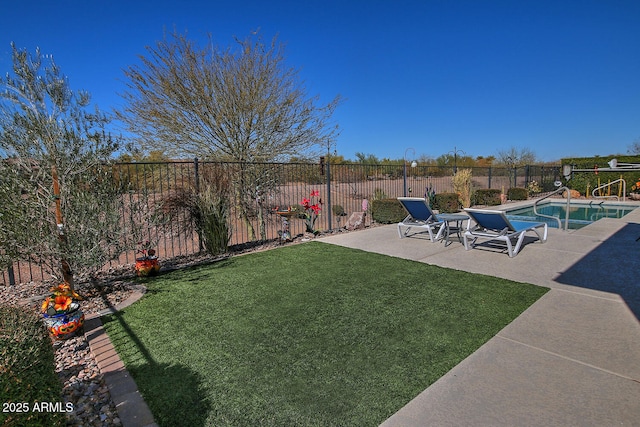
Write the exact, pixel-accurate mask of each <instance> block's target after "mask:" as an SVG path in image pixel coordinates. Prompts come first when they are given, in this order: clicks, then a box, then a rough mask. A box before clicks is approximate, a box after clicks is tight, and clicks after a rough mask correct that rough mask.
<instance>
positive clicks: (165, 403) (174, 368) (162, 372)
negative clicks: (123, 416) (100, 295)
mask: <svg viewBox="0 0 640 427" xmlns="http://www.w3.org/2000/svg"><path fill="white" fill-rule="evenodd" d="M104 299H105V301H106V302H107V304H108V305H109V306H111V304H110V303H109V302H108V300H107V299H106V297H105V298H104ZM111 308H113V307H112V306H111ZM102 323H103V325H104V326H105V327H109V326H111V327H110V328H109V330H110V331H112V333H110V334H109V338H110V339H111V341H112V342H114V343H115V342H117V341H119V340H123V341H126V342H128V343H132V344H133V348H128V349H127V358H129V359H131V358H133V359H135V360H134V362H133V363H125V364H126V365H127V370H128V371H129V373H130V374H131V376H132V377H133V379H134V380H135V382H136V385H137V386H138V390H139V391H140V393H141V394H142V397H143V398H144V399H145V402H146V403H147V405H148V406H149V409H150V410H151V412H152V414H153V417H154V419H155V421H156V422H157V423H158V424H159V425H161V426H164V425H166V426H175V425H188V426H196V427H197V426H205V425H206V423H207V416H208V414H209V411H210V409H211V408H210V404H209V402H208V401H207V399H206V395H207V394H206V390H205V389H204V387H203V385H202V383H203V381H202V378H201V376H200V375H198V374H197V373H196V372H194V371H193V370H191V369H190V368H188V367H187V366H184V365H181V364H179V363H172V364H166V363H157V362H156V361H155V360H154V358H153V356H152V355H151V353H150V352H149V350H148V349H147V348H146V346H145V345H144V343H143V342H142V341H141V340H140V339H139V337H138V336H137V335H136V334H135V333H134V332H133V330H132V329H131V328H130V327H129V325H128V324H127V322H126V321H125V320H124V319H123V317H122V314H121V313H120V312H116V313H113V314H110V315H107V316H105V317H103V318H102ZM110 323H111V324H112V325H109V324H110ZM114 323H115V324H114ZM113 331H115V332H113ZM120 357H121V358H122V355H120Z"/></svg>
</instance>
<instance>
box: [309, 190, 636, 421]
mask: <svg viewBox="0 0 640 427" xmlns="http://www.w3.org/2000/svg"><path fill="white" fill-rule="evenodd" d="M635 205H636V206H638V203H635ZM510 207H511V206H510ZM320 241H322V242H326V243H330V244H336V245H341V246H347V247H351V248H357V249H362V250H366V251H370V252H376V253H381V254H386V255H391V256H396V257H401V258H406V259H411V260H415V261H418V262H424V263H427V264H433V265H439V266H442V267H448V268H453V269H457V270H464V271H468V272H472V273H479V274H487V275H491V276H496V277H502V278H506V279H511V280H515V281H519V282H527V283H532V284H535V285H539V286H545V287H548V288H550V289H551V290H550V291H549V292H548V293H547V294H545V295H544V296H543V297H542V298H541V299H540V300H539V301H537V302H536V303H535V304H533V305H532V306H531V307H530V308H529V309H527V310H526V311H525V312H524V313H522V314H521V315H520V316H519V317H518V318H517V319H515V320H514V321H513V322H512V323H511V324H509V325H508V326H506V327H505V328H504V329H503V330H502V331H500V332H499V333H498V334H497V335H496V336H495V337H493V338H492V339H491V340H489V341H488V342H487V343H486V344H485V345H483V346H482V347H480V348H479V349H478V350H477V351H476V352H474V353H473V354H471V355H470V356H469V357H467V358H466V359H465V360H463V361H462V362H461V363H460V364H458V365H457V366H456V367H454V368H453V369H452V370H451V371H449V372H448V373H447V374H445V375H444V376H443V377H442V378H440V379H439V380H438V381H437V382H435V383H434V384H432V385H431V386H429V387H428V388H426V389H425V390H424V391H423V392H422V393H420V394H419V395H418V396H416V397H415V398H414V399H413V400H411V401H410V402H408V403H407V404H406V406H404V407H403V408H402V409H400V410H399V411H398V412H397V413H395V414H394V415H393V416H391V417H390V418H389V419H387V420H386V421H385V422H384V423H383V424H382V426H385V427H392V426H403V427H411V426H427V425H428V426H514V425H519V426H550V425H554V426H560V425H561V426H574V425H575V426H578V425H579V426H605V425H606V426H613V425H620V426H631V425H640V424H639V423H640V321H639V319H640V274H639V273H640V269H639V268H638V265H639V263H640V256H639V255H640V209H636V210H634V211H632V212H631V213H629V214H627V215H626V216H624V217H623V218H621V219H610V218H605V219H601V220H599V221H597V222H595V223H593V224H591V225H588V226H587V227H584V228H581V229H579V230H570V231H566V232H565V231H561V230H558V229H551V228H550V229H549V238H548V241H547V242H546V243H544V244H540V243H539V242H533V241H531V242H528V243H527V244H526V245H525V246H524V247H523V249H522V250H521V252H520V253H519V254H518V255H517V256H516V257H515V258H509V257H508V256H507V254H506V252H504V251H501V250H498V249H495V248H489V247H478V248H476V249H473V250H470V251H466V250H465V249H464V246H463V245H462V243H458V242H455V241H454V242H453V244H451V245H449V246H446V247H445V245H444V244H443V243H442V242H435V243H432V242H430V241H429V240H428V237H426V236H424V235H415V236H413V237H409V238H404V239H400V238H399V237H398V232H397V226H396V225H395V224H392V225H388V226H382V227H374V228H369V229H366V230H363V231H358V232H353V233H346V234H339V235H334V236H328V237H325V238H322V239H320ZM424 280H425V281H428V280H429V278H428V277H425V278H424Z"/></svg>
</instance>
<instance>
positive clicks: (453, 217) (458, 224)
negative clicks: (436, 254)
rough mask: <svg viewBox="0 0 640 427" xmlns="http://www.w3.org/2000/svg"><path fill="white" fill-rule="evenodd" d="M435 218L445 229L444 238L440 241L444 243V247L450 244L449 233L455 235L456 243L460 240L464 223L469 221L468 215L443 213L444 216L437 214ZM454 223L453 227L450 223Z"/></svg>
mask: <svg viewBox="0 0 640 427" xmlns="http://www.w3.org/2000/svg"><path fill="white" fill-rule="evenodd" d="M436 216H437V218H438V219H439V220H442V221H444V226H445V227H446V228H445V233H444V237H443V238H442V241H444V245H445V246H449V245H450V244H451V240H449V237H450V235H451V232H455V233H456V235H457V236H458V241H460V239H462V236H461V235H460V232H461V231H462V230H463V228H464V222H465V221H468V220H469V216H468V215H465V214H447V213H445V214H437V215H436ZM454 222H455V225H452V223H454Z"/></svg>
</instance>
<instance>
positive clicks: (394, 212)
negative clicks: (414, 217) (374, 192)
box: [371, 199, 407, 224]
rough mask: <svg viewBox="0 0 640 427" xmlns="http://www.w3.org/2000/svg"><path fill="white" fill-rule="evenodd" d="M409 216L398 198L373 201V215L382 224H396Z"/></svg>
mask: <svg viewBox="0 0 640 427" xmlns="http://www.w3.org/2000/svg"><path fill="white" fill-rule="evenodd" d="M406 216H407V211H405V210H404V208H403V207H402V204H401V203H400V202H399V201H398V199H380V200H373V201H371V217H372V218H373V220H374V221H375V222H379V223H381V224H394V223H396V222H400V221H402V220H403V219H405V217H406Z"/></svg>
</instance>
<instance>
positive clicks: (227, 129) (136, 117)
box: [118, 32, 341, 239]
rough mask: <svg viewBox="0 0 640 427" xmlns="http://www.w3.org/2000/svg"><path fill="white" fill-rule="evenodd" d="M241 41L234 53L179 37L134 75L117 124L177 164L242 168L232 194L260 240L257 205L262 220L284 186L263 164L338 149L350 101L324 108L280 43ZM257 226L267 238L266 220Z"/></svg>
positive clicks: (150, 53)
mask: <svg viewBox="0 0 640 427" xmlns="http://www.w3.org/2000/svg"><path fill="white" fill-rule="evenodd" d="M236 42H237V45H236V49H235V50H234V49H231V48H227V49H222V48H219V47H217V46H215V45H214V43H213V41H212V40H210V43H209V44H208V45H207V46H206V47H203V48H199V47H198V46H196V45H195V43H193V42H191V41H190V40H188V39H187V37H186V36H184V35H180V34H177V33H175V32H174V33H173V34H172V35H171V36H170V37H168V38H167V37H165V39H164V40H162V41H160V42H158V43H157V44H156V46H155V47H153V48H151V47H149V48H148V49H147V56H141V57H140V59H141V61H142V63H141V65H137V66H132V67H129V68H128V69H127V70H126V71H125V75H126V77H127V79H128V84H127V91H126V92H125V93H124V94H123V98H124V99H125V101H126V106H125V107H124V109H123V110H122V111H120V112H119V113H118V117H119V119H120V120H121V121H122V122H123V123H125V124H126V126H127V129H128V130H129V131H130V132H132V133H133V134H135V135H136V136H137V138H138V143H139V145H140V146H145V147H153V148H156V149H159V150H161V151H162V152H164V153H166V154H168V155H170V156H177V157H201V158H205V159H220V160H230V161H236V162H241V163H242V165H241V166H240V167H239V168H238V176H237V177H235V178H236V179H234V180H233V195H234V198H235V200H236V207H237V212H239V215H240V217H241V218H242V219H243V220H244V222H245V225H246V226H247V227H248V229H249V233H250V237H251V238H252V239H254V238H255V231H254V228H253V225H252V223H251V221H250V215H251V212H252V211H253V210H254V209H255V204H256V200H258V202H257V203H258V210H259V212H261V211H262V209H261V205H260V200H264V196H265V195H266V194H268V193H270V192H273V191H275V189H276V186H277V181H274V180H273V174H272V173H264V170H263V169H264V166H259V165H258V163H260V162H267V161H274V160H286V159H287V158H290V157H291V156H293V155H295V156H304V155H305V154H306V155H307V156H309V155H311V154H312V150H313V149H314V148H316V147H318V148H325V147H331V145H332V144H333V143H334V141H335V139H336V137H337V135H338V126H337V125H333V124H332V123H331V117H332V115H333V113H334V111H335V109H336V107H337V106H338V105H339V103H340V102H341V100H340V97H339V96H337V97H336V98H334V99H333V100H332V101H331V102H329V103H328V104H326V105H324V106H321V105H318V103H319V97H318V96H315V97H308V96H307V93H306V90H305V89H304V87H303V85H302V83H301V82H300V80H299V79H298V71H297V70H296V69H293V68H289V67H287V66H286V65H285V57H284V47H283V45H282V44H280V43H278V41H277V38H274V39H273V40H272V41H271V43H270V44H265V43H263V41H262V39H261V38H260V36H259V35H255V34H254V35H253V36H251V37H248V38H246V39H244V40H236ZM257 169H258V170H260V173H256V170H257ZM261 177H264V179H261ZM247 195H253V197H250V198H248V197H247ZM258 221H259V225H258V226H259V228H260V230H264V217H263V216H262V215H259V217H258ZM260 234H261V236H262V235H263V233H260Z"/></svg>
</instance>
